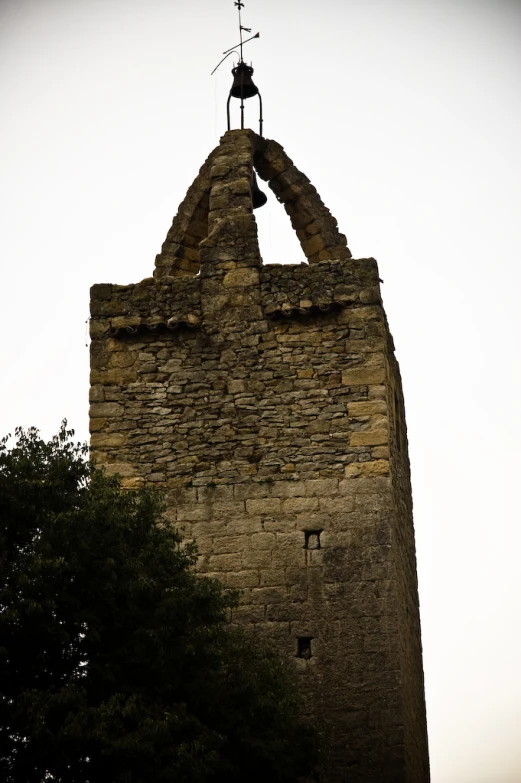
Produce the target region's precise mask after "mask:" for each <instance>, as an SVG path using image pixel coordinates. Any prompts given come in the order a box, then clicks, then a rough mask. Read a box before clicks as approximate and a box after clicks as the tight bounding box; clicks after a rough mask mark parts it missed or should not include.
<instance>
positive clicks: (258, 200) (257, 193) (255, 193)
mask: <svg viewBox="0 0 521 783" xmlns="http://www.w3.org/2000/svg"><path fill="white" fill-rule="evenodd" d="M267 200H268V197H267V196H266V194H265V193H263V192H262V190H260V188H259V186H258V185H257V177H256V176H255V172H253V176H252V178H251V201H252V205H253V209H258V208H259V207H263V206H264V204H265V203H266V201H267Z"/></svg>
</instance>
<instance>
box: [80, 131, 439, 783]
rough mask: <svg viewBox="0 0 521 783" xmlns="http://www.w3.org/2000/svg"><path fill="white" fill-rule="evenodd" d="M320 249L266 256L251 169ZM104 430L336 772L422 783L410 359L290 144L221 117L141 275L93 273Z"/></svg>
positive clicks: (343, 776) (309, 246) (109, 456)
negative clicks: (222, 130) (294, 686)
mask: <svg viewBox="0 0 521 783" xmlns="http://www.w3.org/2000/svg"><path fill="white" fill-rule="evenodd" d="M254 168H255V170H256V171H257V174H258V175H259V176H260V177H261V178H262V179H263V180H267V181H268V182H269V185H270V187H271V189H272V190H273V192H274V193H275V195H276V196H277V198H278V200H279V201H281V202H282V203H283V205H284V207H285V209H286V211H287V213H288V215H289V217H290V219H291V222H292V225H293V227H294V228H295V230H296V232H297V234H298V237H299V239H300V242H301V245H302V248H303V250H304V253H305V255H306V257H307V260H308V263H307V264H300V265H293V266H291V265H278V264H272V265H267V266H263V264H262V260H261V257H260V253H259V247H258V242H257V228H256V223H255V217H254V216H253V213H252V196H251V182H252V172H253V169H254ZM91 313H92V320H91V337H92V346H91V348H92V378H91V382H92V387H91V431H92V440H91V446H92V451H93V455H94V458H95V460H96V461H97V462H98V464H102V465H104V466H105V467H106V469H107V470H108V471H109V472H117V473H119V474H120V476H121V477H122V484H123V486H124V487H128V488H135V487H140V486H143V485H145V484H148V485H153V486H155V487H157V488H158V489H161V490H162V491H163V492H164V493H165V495H166V499H167V504H168V512H167V516H168V519H169V520H170V521H171V523H172V524H174V525H176V526H178V527H179V528H180V529H181V530H182V531H183V532H184V535H185V536H187V537H190V538H194V539H195V540H196V541H197V544H198V546H199V550H200V563H199V568H200V571H201V572H202V573H205V574H209V575H212V576H216V577H218V578H219V579H221V580H222V581H223V582H224V583H225V584H226V585H227V586H229V587H230V588H238V589H240V590H241V591H242V602H241V606H240V607H239V608H238V609H237V611H236V612H235V613H234V617H233V619H234V620H235V621H237V622H241V623H246V624H249V625H252V626H253V627H254V629H255V631H256V632H257V633H259V634H266V635H268V636H269V637H271V639H273V640H274V641H275V643H276V644H277V645H278V647H279V648H280V650H281V651H282V652H283V653H284V654H285V655H287V656H288V658H289V659H290V660H291V662H292V665H293V666H294V667H295V669H296V671H297V672H298V675H299V678H298V681H299V682H300V688H301V691H302V694H303V696H304V701H305V710H306V711H307V712H308V713H309V714H310V715H312V716H313V717H314V719H315V720H316V721H317V722H318V723H319V725H320V726H322V728H323V732H324V750H325V762H324V770H323V773H322V775H321V778H320V780H321V781H325V782H326V783H343V782H344V781H349V783H362V781H363V782H364V783H380V782H381V783H398V782H402V781H404V782H405V781H408V782H411V783H412V782H413V781H414V783H425V782H426V781H428V779H429V771H428V755H427V735H426V721H425V703H424V690H423V673H422V655H421V643H420V623H419V612H418V591H417V579H416V561H415V547H414V532H413V523H412V501H411V486H410V478H409V460H408V455H407V437H406V429H405V416H404V405H403V397H402V388H401V382H400V373H399V369H398V364H397V362H396V359H395V357H394V348H393V342H392V338H391V335H390V333H389V330H388V327H387V322H386V318H385V313H384V310H383V307H382V301H381V297H380V288H379V279H378V270H377V265H376V262H375V261H374V260H373V259H372V258H368V259H359V260H355V259H353V258H351V253H350V252H349V249H348V247H347V244H346V239H345V237H344V236H343V235H342V234H340V233H339V232H338V229H337V223H336V221H335V219H334V218H333V217H332V215H331V214H330V213H329V211H328V210H327V209H326V208H325V207H324V205H323V203H322V201H321V199H320V197H319V196H318V194H317V192H316V190H315V188H314V187H313V186H312V185H311V184H310V182H309V180H308V179H307V178H306V177H305V176H304V175H303V174H302V173H301V172H299V171H298V169H297V168H296V167H295V166H294V165H293V163H292V161H291V160H290V159H289V158H288V157H287V155H286V154H285V152H284V150H283V149H282V147H281V146H280V145H279V144H277V143H276V142H273V141H268V140H266V139H263V138H261V137H259V136H257V135H255V134H254V133H253V132H252V131H249V130H242V131H229V132H228V133H226V134H225V135H224V137H223V138H222V140H221V143H220V145H219V146H218V147H217V148H216V149H215V150H214V151H213V152H212V153H211V155H210V156H209V158H208V160H207V161H206V163H205V164H204V165H203V167H202V168H201V170H200V172H199V175H198V177H197V178H196V179H195V181H194V183H193V185H192V186H191V187H190V189H189V190H188V193H187V196H186V198H185V200H184V201H183V203H182V204H181V206H180V208H179V212H178V214H177V216H176V218H175V219H174V221H173V224H172V227H171V229H170V231H169V232H168V236H167V238H166V241H165V243H164V245H163V248H162V251H161V253H160V255H159V256H158V257H157V260H156V269H155V272H154V277H151V278H147V279H145V280H143V281H141V282H140V283H137V284H135V285H125V286H120V285H107V284H103V285H95V286H94V287H93V288H92V303H91Z"/></svg>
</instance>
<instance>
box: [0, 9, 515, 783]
mask: <svg viewBox="0 0 521 783" xmlns="http://www.w3.org/2000/svg"><path fill="white" fill-rule="evenodd" d="M243 24H244V25H245V26H247V27H251V28H252V32H257V30H260V33H261V37H260V39H259V40H255V41H252V42H251V43H250V44H248V45H247V48H246V50H245V53H246V59H248V60H250V59H251V60H252V61H253V65H254V67H255V74H254V80H255V82H256V83H257V85H258V86H259V88H260V90H261V92H262V97H263V102H264V115H265V135H266V136H267V137H269V138H273V139H276V140H277V141H279V142H280V143H281V144H282V145H283V146H284V147H285V149H286V151H287V153H288V154H289V156H290V157H291V158H292V159H293V160H294V162H295V164H296V165H297V167H298V168H299V169H300V170H301V171H303V172H305V173H306V174H307V175H308V176H309V177H310V179H311V181H312V182H313V184H314V185H315V186H316V187H317V189H318V191H319V193H320V194H321V196H322V199H323V201H324V202H325V203H326V205H327V206H328V207H329V209H330V210H331V211H332V213H333V214H334V215H335V216H336V218H337V219H338V221H339V225H340V229H341V230H342V231H343V232H344V233H346V234H347V237H348V240H349V245H350V248H351V250H352V252H353V255H354V256H357V257H367V256H374V257H375V258H377V259H378V262H379V268H380V275H381V277H382V278H383V279H384V281H385V282H384V285H383V296H384V304H385V306H386V310H387V314H388V317H389V321H390V326H391V330H392V332H393V335H394V338H395V343H396V348H397V356H398V359H399V361H400V365H401V369H402V375H403V381H404V391H405V401H406V410H407V421H408V429H409V442H410V454H411V462H412V472H413V476H412V477H413V491H414V503H415V524H416V536H417V549H418V571H419V580H420V601H421V611H422V631H423V643H424V666H425V674H426V691H427V711H428V723H429V739H430V748H431V765H432V779H433V783H519V781H520V780H521V744H520V740H519V738H520V735H521V677H520V666H519V663H520V659H521V650H520V647H521V630H520V623H519V620H520V617H521V597H520V596H521V591H520V572H521V569H520V566H519V553H520V549H521V532H520V527H521V525H520V522H521V520H520V510H519V505H520V497H519V495H520V485H521V478H520V468H521V465H520V457H519V454H520V440H521V404H520V403H521V362H520V348H521V308H520V305H519V296H520V289H521V285H520V284H521V271H520V259H519V247H520V245H521V221H520V214H519V213H520V205H521V176H520V175H521V165H520V164H521V144H520V141H519V139H520V137H521V134H520V125H521V122H520V120H521V3H520V2H514V0H511V1H510V2H507V0H490V1H489V2H485V0H451V2H445V0H415V2H411V1H409V2H405V0H386V2H383V1H382V2H378V1H377V0H358V2H355V0H321V1H320V2H311V0H300V1H299V2H298V1H297V0H285V2H281V0H279V1H278V2H277V0H246V7H245V9H244V11H243ZM237 42H238V33H237V20H236V9H235V8H234V5H233V2H232V0H198V2H180V0H125V1H124V2H123V0H0V96H1V101H0V106H1V109H0V112H1V122H0V167H1V179H0V253H1V259H2V286H1V291H2V306H1V311H0V319H1V341H0V356H1V363H0V368H1V373H2V380H3V383H2V405H1V407H0V433H7V432H9V431H13V430H14V427H15V426H16V425H18V424H21V425H24V426H26V425H31V424H34V425H36V426H38V427H39V428H40V429H41V430H42V432H43V434H44V435H45V436H46V437H47V436H50V435H52V434H53V433H54V432H56V430H57V429H58V426H59V423H60V421H61V419H62V418H64V417H66V418H67V419H68V421H69V424H70V425H71V426H72V427H74V428H75V429H76V432H77V435H78V436H79V438H80V439H86V438H87V412H88V407H87V394H88V349H87V347H86V342H87V339H86V320H87V318H88V301H89V287H90V286H91V285H92V284H93V283H101V282H113V283H133V282H137V281H139V280H141V279H142V278H144V277H149V276H150V275H151V274H152V271H153V265H154V257H155V254H156V253H157V252H159V249H160V246H161V244H162V242H163V240H164V237H165V235H166V232H167V230H168V228H169V226H170V223H171V219H172V217H173V215H174V213H175V211H176V209H177V206H178V204H179V203H180V201H181V200H182V198H183V197H184V194H185V192H186V190H187V188H188V186H189V185H190V184H191V182H192V181H193V179H194V177H195V176H196V174H197V171H198V169H199V167H200V166H201V164H202V163H203V161H204V160H205V158H206V157H207V155H208V154H209V152H210V151H211V150H212V149H213V148H214V147H215V146H216V144H217V143H218V140H219V137H220V135H221V134H222V133H223V132H224V130H225V129H226V128H225V123H226V111H225V109H226V98H227V94H228V90H229V87H230V85H231V75H230V68H231V66H232V64H233V58H231V57H230V58H228V60H226V61H225V63H224V64H223V65H222V66H221V67H220V69H219V70H218V71H217V74H216V75H215V76H213V77H210V72H211V70H212V69H213V68H214V66H215V65H216V64H217V62H218V61H219V59H220V58H221V56H222V54H221V53H222V52H223V50H225V49H227V48H228V47H230V46H233V45H234V44H235V43H237ZM246 109H247V114H246V118H247V123H248V125H249V126H250V127H253V128H254V129H257V118H258V109H257V102H256V100H255V99H253V100H252V101H249V102H248V103H247V104H246ZM234 110H235V114H233V118H234V120H236V119H237V117H238V114H237V104H235V106H234ZM264 187H265V188H266V186H264ZM266 189H267V188H266ZM256 216H257V217H258V221H259V231H260V245H261V253H262V255H263V258H264V261H265V263H270V262H283V263H300V262H301V261H303V260H304V258H303V255H302V252H301V250H300V246H299V244H298V242H297V240H296V238H295V236H294V234H293V233H292V230H291V227H290V224H289V220H288V219H287V216H286V215H285V213H284V210H283V209H282V207H281V205H280V204H278V203H277V202H276V200H275V199H274V197H273V196H272V194H271V193H270V194H269V200H268V203H267V205H266V206H265V207H263V209H262V210H260V211H258V212H256Z"/></svg>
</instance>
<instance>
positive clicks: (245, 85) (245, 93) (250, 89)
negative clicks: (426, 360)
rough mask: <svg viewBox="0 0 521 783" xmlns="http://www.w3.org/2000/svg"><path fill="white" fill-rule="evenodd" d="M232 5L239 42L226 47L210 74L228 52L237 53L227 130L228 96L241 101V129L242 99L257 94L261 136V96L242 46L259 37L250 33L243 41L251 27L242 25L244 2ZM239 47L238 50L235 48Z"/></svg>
mask: <svg viewBox="0 0 521 783" xmlns="http://www.w3.org/2000/svg"><path fill="white" fill-rule="evenodd" d="M234 5H235V6H236V8H237V11H238V12H239V36H240V42H239V43H238V44H235V46H231V47H230V48H229V49H226V50H225V51H224V52H223V54H224V57H223V58H222V60H221V61H220V62H219V63H217V65H216V66H215V68H214V69H213V71H212V73H211V74H210V75H211V76H213V74H214V73H215V71H216V70H217V68H218V67H219V66H220V65H221V63H223V62H224V61H225V60H226V58H227V57H229V56H230V54H239V62H238V63H237V65H236V66H235V67H234V68H232V74H233V84H232V87H231V90H230V94H229V96H228V103H227V104H226V112H227V117H228V130H230V98H239V99H240V101H241V129H243V128H244V101H245V100H247V99H248V98H251V97H252V96H253V95H258V96H259V103H260V116H259V129H260V130H259V135H260V136H262V124H263V120H262V98H261V94H260V92H259V89H258V87H257V86H256V85H255V84H254V83H253V80H252V78H251V77H252V74H253V68H252V66H251V65H247V64H246V63H245V62H244V58H243V46H244V45H245V44H247V43H248V42H249V41H253V39H254V38H259V33H255V35H252V36H251V37H250V38H247V39H246V40H245V41H244V40H243V37H242V34H243V32H245V33H251V27H244V25H243V24H242V17H241V10H242V9H243V8H244V3H243V2H242V0H234ZM237 49H239V52H237V51H236V50H237Z"/></svg>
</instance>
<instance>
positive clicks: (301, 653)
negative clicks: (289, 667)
mask: <svg viewBox="0 0 521 783" xmlns="http://www.w3.org/2000/svg"><path fill="white" fill-rule="evenodd" d="M312 639H313V637H312V636H299V637H298V639H297V658H304V659H305V660H309V659H310V658H311V655H312V653H311V640H312Z"/></svg>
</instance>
